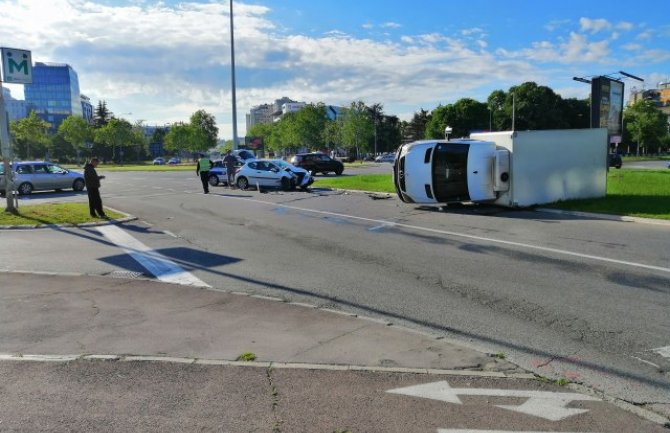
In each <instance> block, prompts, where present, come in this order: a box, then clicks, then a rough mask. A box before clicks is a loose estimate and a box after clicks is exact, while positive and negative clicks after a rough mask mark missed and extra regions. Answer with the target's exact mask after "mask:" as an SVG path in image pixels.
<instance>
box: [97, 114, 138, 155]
mask: <svg viewBox="0 0 670 433" xmlns="http://www.w3.org/2000/svg"><path fill="white" fill-rule="evenodd" d="M94 136H95V140H96V141H97V142H98V143H102V144H104V145H106V146H109V147H111V149H112V160H113V161H117V162H119V163H121V162H122V160H123V147H125V146H131V145H133V144H135V143H136V142H137V139H138V137H137V133H136V131H134V130H133V126H132V125H131V124H130V122H128V121H127V120H125V119H117V118H112V119H111V120H110V121H109V122H107V124H106V125H104V126H103V127H101V128H99V129H96V130H95V133H94ZM117 147H118V149H119V152H118V153H117V151H116V149H117Z"/></svg>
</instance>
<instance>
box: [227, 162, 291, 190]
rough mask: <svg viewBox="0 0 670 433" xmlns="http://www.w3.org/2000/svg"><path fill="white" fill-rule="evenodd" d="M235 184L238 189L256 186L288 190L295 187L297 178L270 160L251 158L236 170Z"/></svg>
mask: <svg viewBox="0 0 670 433" xmlns="http://www.w3.org/2000/svg"><path fill="white" fill-rule="evenodd" d="M235 184H236V185H237V187H238V188H240V189H247V188H250V187H252V188H253V187H258V188H280V189H282V190H284V191H288V190H291V189H293V188H295V186H296V184H297V179H296V176H295V175H294V174H293V173H291V172H290V171H287V170H283V169H282V168H281V167H279V166H278V165H276V164H273V163H272V162H270V161H265V160H252V161H249V162H247V163H246V164H244V165H243V166H242V167H240V168H239V170H237V173H236V174H235Z"/></svg>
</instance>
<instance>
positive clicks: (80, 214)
mask: <svg viewBox="0 0 670 433" xmlns="http://www.w3.org/2000/svg"><path fill="white" fill-rule="evenodd" d="M105 213H106V214H107V216H108V217H110V218H112V219H116V218H123V217H124V216H125V215H122V214H120V213H118V212H114V211H111V210H109V209H105ZM93 221H102V220H101V219H100V218H92V217H91V215H90V214H89V209H88V203H48V204H39V205H27V206H23V205H21V206H19V208H18V213H17V214H12V213H8V212H0V225H35V224H82V223H87V222H93Z"/></svg>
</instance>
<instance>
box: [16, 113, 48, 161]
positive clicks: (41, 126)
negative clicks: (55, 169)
mask: <svg viewBox="0 0 670 433" xmlns="http://www.w3.org/2000/svg"><path fill="white" fill-rule="evenodd" d="M9 128H10V131H11V135H12V137H14V141H15V146H14V152H15V155H17V156H18V157H19V158H21V159H31V158H32V155H44V154H46V152H48V151H49V144H50V143H51V141H50V138H49V128H51V124H50V123H49V122H45V121H44V120H42V119H40V118H39V117H38V116H37V113H35V111H31V112H30V114H29V115H28V117H24V118H23V119H20V120H15V121H12V122H10V123H9Z"/></svg>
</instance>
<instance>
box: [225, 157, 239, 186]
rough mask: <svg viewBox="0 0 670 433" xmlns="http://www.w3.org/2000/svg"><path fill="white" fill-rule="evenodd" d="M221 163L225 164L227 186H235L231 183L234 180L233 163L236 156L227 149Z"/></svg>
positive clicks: (235, 161) (235, 160)
mask: <svg viewBox="0 0 670 433" xmlns="http://www.w3.org/2000/svg"><path fill="white" fill-rule="evenodd" d="M223 163H224V164H225V166H226V175H227V176H228V188H234V187H235V186H234V185H233V183H234V182H235V164H236V163H237V157H235V156H234V155H233V154H232V153H231V152H230V150H229V151H227V152H226V156H225V157H224V158H223Z"/></svg>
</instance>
